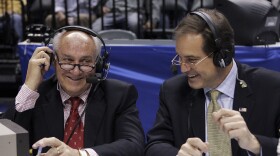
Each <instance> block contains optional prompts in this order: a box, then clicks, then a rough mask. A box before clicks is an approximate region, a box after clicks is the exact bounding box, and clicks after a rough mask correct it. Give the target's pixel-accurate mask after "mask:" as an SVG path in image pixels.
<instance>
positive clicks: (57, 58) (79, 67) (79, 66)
mask: <svg viewBox="0 0 280 156" xmlns="http://www.w3.org/2000/svg"><path fill="white" fill-rule="evenodd" d="M54 55H55V59H56V60H57V63H58V64H59V67H60V68H61V69H63V70H65V71H71V70H73V69H75V67H76V66H77V67H78V69H79V70H80V71H81V72H85V73H89V72H91V71H92V70H93V69H94V68H95V67H96V63H97V62H98V59H99V57H97V58H96V61H95V63H94V64H93V65H92V66H90V65H81V64H71V63H62V62H60V61H59V57H58V56H57V54H56V52H54ZM62 65H69V66H72V68H71V69H65V68H63V67H62ZM81 67H90V68H91V70H89V71H84V70H82V68H81Z"/></svg>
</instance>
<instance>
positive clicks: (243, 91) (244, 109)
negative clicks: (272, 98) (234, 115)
mask: <svg viewBox="0 0 280 156" xmlns="http://www.w3.org/2000/svg"><path fill="white" fill-rule="evenodd" d="M237 65H238V77H239V79H240V80H244V81H245V82H246V83H247V87H242V86H241V84H240V81H239V80H237V81H236V85H235V93H234V100H233V110H236V111H239V112H240V114H241V115H242V116H243V118H244V120H245V122H246V123H250V122H249V118H250V115H251V114H252V110H253V107H254V104H255V101H254V100H253V99H252V98H251V97H252V96H251V95H252V94H253V91H252V89H251V87H250V82H249V80H248V79H247V77H246V75H245V74H244V72H243V70H242V67H241V65H240V64H237ZM232 151H233V155H240V154H241V153H242V152H244V150H241V148H239V145H238V143H237V141H236V140H232ZM245 153H246V152H245Z"/></svg>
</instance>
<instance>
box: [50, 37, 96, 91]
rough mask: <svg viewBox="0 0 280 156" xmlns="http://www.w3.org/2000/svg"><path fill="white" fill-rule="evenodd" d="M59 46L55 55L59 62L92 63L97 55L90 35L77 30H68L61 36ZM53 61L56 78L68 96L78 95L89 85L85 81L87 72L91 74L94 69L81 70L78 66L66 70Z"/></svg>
mask: <svg viewBox="0 0 280 156" xmlns="http://www.w3.org/2000/svg"><path fill="white" fill-rule="evenodd" d="M59 45H60V46H59V47H58V49H57V51H56V55H57V57H58V60H59V62H60V63H69V64H80V65H93V64H94V63H95V58H96V56H97V52H96V45H95V43H94V40H93V38H92V36H90V35H88V34H85V33H83V32H78V31H69V32H66V33H65V34H63V36H62V37H61V40H60V43H59ZM58 60H57V59H56V61H55V69H56V76H57V79H58V81H59V83H60V85H61V87H62V88H63V90H64V91H65V92H66V93H67V94H69V95H70V96H79V95H80V94H82V93H83V92H84V91H85V90H87V89H88V88H89V86H90V84H88V83H87V82H86V78H87V77H88V76H89V74H93V73H94V72H95V69H94V70H93V71H91V72H88V73H86V72H82V71H80V70H79V68H78V66H75V68H74V69H73V70H70V71H66V70H64V69H61V67H60V66H59V64H58Z"/></svg>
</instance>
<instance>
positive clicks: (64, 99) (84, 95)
mask: <svg viewBox="0 0 280 156" xmlns="http://www.w3.org/2000/svg"><path fill="white" fill-rule="evenodd" d="M91 87H92V85H90V87H89V88H88V89H87V90H86V91H84V92H83V93H82V94H81V95H79V98H81V99H82V101H83V103H82V104H85V102H86V100H87V98H88V95H89V92H90V90H91ZM57 90H58V91H59V93H60V96H61V100H62V102H63V105H65V104H66V103H67V100H69V98H70V97H71V96H70V95H68V94H67V93H66V92H65V91H64V90H63V89H62V87H61V85H60V84H59V83H57Z"/></svg>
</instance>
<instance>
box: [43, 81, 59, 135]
mask: <svg viewBox="0 0 280 156" xmlns="http://www.w3.org/2000/svg"><path fill="white" fill-rule="evenodd" d="M55 86H56V85H55ZM43 98H45V99H44V100H43V101H45V103H43V104H42V107H43V114H44V117H45V121H46V123H47V124H46V125H47V128H48V131H49V134H48V135H49V136H54V137H57V138H58V139H60V140H63V137H64V126H63V125H64V115H63V114H64V113H63V105H62V100H61V97H60V94H59V92H58V91H57V89H56V87H53V88H52V91H50V92H49V93H48V94H46V95H45V96H44V97H43Z"/></svg>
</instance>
